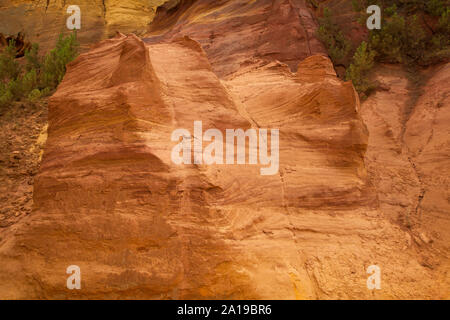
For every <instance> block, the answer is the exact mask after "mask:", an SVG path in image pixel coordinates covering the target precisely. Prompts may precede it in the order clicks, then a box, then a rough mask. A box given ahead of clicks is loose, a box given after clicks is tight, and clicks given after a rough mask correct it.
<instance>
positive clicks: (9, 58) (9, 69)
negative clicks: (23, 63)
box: [0, 40, 21, 83]
mask: <svg viewBox="0 0 450 320" xmlns="http://www.w3.org/2000/svg"><path fill="white" fill-rule="evenodd" d="M15 58H16V45H15V41H14V40H11V41H9V43H8V46H6V48H5V49H4V50H3V51H2V52H0V81H1V82H3V83H5V82H8V81H9V80H14V79H16V78H17V76H18V75H19V74H20V70H21V69H20V65H19V63H18V62H17V61H16V59H15Z"/></svg>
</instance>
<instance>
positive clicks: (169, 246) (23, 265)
mask: <svg viewBox="0 0 450 320" xmlns="http://www.w3.org/2000/svg"><path fill="white" fill-rule="evenodd" d="M212 61H213V62H214V58H212ZM213 65H214V64H213ZM216 71H217V70H216ZM218 73H219V74H222V73H221V72H220V70H219V71H218ZM223 74H226V72H224V73H223ZM443 74H444V75H445V74H446V73H443ZM440 77H442V75H441V76H438V78H437V79H441V78H440ZM431 85H432V84H431ZM436 94H439V93H436ZM427 101H428V100H427V97H424V102H423V108H431V107H433V106H430V105H429V104H427ZM444 103H447V102H445V101H444ZM446 106H448V105H446ZM360 109H361V107H360V104H359V99H358V96H357V94H356V93H355V90H354V89H353V86H352V85H351V83H346V82H342V81H341V80H339V79H338V78H337V77H336V74H335V72H334V70H333V66H332V64H331V62H330V61H329V59H328V58H327V57H325V56H322V55H314V56H311V57H309V58H307V59H305V60H303V61H302V62H301V63H300V64H299V66H298V68H297V70H296V72H295V73H293V72H291V70H290V68H289V66H288V65H286V64H283V63H280V62H277V61H274V62H271V63H266V64H263V65H261V66H259V65H254V64H252V65H250V66H248V68H247V69H245V68H244V69H241V70H240V72H237V73H234V74H229V75H228V76H227V77H226V79H220V78H219V77H218V76H217V74H216V73H215V72H214V67H213V66H212V65H211V63H210V61H209V59H208V56H207V54H206V53H205V51H203V49H202V48H201V46H200V44H199V43H198V42H196V41H194V40H191V39H190V38H188V37H185V38H176V39H173V40H172V41H167V42H164V43H152V44H145V43H144V42H143V41H141V40H140V39H138V38H137V37H136V36H134V35H130V36H123V35H118V36H117V37H116V38H114V39H110V40H106V41H103V42H101V43H100V44H98V45H96V46H95V47H94V48H92V49H91V50H90V51H89V52H88V53H85V54H82V55H81V56H80V57H78V58H77V59H76V60H75V61H74V62H73V63H71V64H70V65H69V66H68V71H67V74H66V76H65V78H64V80H63V82H62V83H61V85H60V86H59V87H58V90H57V92H56V93H55V94H54V95H53V96H52V98H51V100H50V104H49V128H48V134H49V135H48V140H47V144H46V147H45V154H44V157H43V161H42V165H41V169H40V173H39V175H38V177H37V179H36V182H35V186H34V188H35V192H34V202H35V210H34V212H33V213H32V214H31V215H29V216H27V217H25V218H24V219H22V220H21V221H20V222H19V223H17V224H15V225H13V226H11V227H9V228H8V229H3V230H2V231H1V232H2V233H1V234H0V236H1V239H0V283H1V286H0V297H1V298H3V299H5V298H39V299H43V298H47V299H48V298H53V299H66V298H99V299H100V298H102V299H105V298H150V299H177V298H184V299H190V298H204V299H207V298H224V299H232V298H255V299H307V298H319V299H327V298H328V299H330V298H357V299H361V298H403V299H407V298H448V282H446V281H448V280H446V277H445V271H442V270H445V269H444V268H445V267H446V266H448V264H447V265H445V263H443V264H442V265H441V269H438V270H436V268H434V267H431V268H430V266H429V265H427V264H426V263H424V262H423V261H422V260H421V256H420V255H419V254H418V253H417V251H416V247H415V246H414V243H412V241H411V236H410V233H409V232H408V231H407V230H405V229H403V228H402V227H400V226H398V225H397V224H396V223H393V222H392V221H391V219H390V218H389V217H385V215H384V213H383V211H382V210H379V203H378V200H377V192H376V191H375V190H376V189H375V188H374V186H373V185H372V180H371V179H370V175H368V174H367V170H366V164H365V162H366V161H367V156H366V150H367V148H368V143H369V147H370V136H369V132H368V130H367V128H366V126H365V124H364V123H363V120H362V118H361V116H360V114H361V110H360ZM439 110H440V109H439ZM442 110H446V109H445V108H444V109H442ZM415 117H416V116H413V117H411V120H410V121H411V123H413V121H414V119H415ZM417 117H420V110H419V111H417ZM196 120H201V121H202V123H203V130H206V129H209V128H217V129H219V130H221V131H222V132H224V131H225V130H226V129H237V128H242V129H249V128H254V129H261V128H279V129H280V169H279V172H278V173H277V174H276V175H271V176H262V175H260V170H259V169H260V167H261V165H248V164H247V165H204V164H192V165H175V164H174V163H173V162H172V160H171V150H172V148H173V146H174V145H175V144H176V142H172V141H171V133H172V132H173V130H175V129H178V128H186V129H188V130H190V131H191V132H193V122H194V121H196ZM437 128H440V129H436V136H435V139H439V137H442V135H443V134H445V126H444V127H442V126H440V127H439V126H438V127H437ZM443 132H444V133H443ZM407 136H408V137H411V148H414V147H416V146H419V147H420V150H422V149H423V150H425V149H426V150H427V151H426V152H424V151H422V152H421V153H420V155H419V154H418V153H417V154H415V157H416V158H417V159H418V160H417V161H418V162H420V157H426V156H427V155H429V156H430V157H431V156H433V155H434V154H435V153H434V152H433V150H434V149H433V146H435V145H436V144H435V143H430V144H428V145H427V146H428V147H427V148H428V149H427V148H422V146H423V142H421V141H419V140H418V139H416V138H414V137H415V135H414V132H412V131H411V132H410V133H408V135H407ZM408 139H409V138H408ZM430 141H434V140H433V138H432V139H431V140H430ZM437 141H439V140H437ZM416 148H417V147H416ZM411 150H412V149H411ZM428 150H429V151H428ZM367 152H369V151H367ZM443 163H444V164H445V163H446V161H445V159H444V160H443ZM421 168H422V169H421V170H423V172H424V173H425V172H426V170H428V169H427V166H426V163H425V162H423V165H422V166H421ZM369 172H370V171H369ZM424 183H425V182H424ZM426 183H429V185H430V186H433V190H437V189H438V188H439V186H440V185H439V184H437V182H435V181H432V180H430V181H429V182H426ZM443 201H444V200H443ZM444 205H445V203H444ZM442 210H444V211H446V210H448V209H447V208H446V207H444V208H443V209H442ZM437 212H438V211H433V213H434V214H437ZM433 213H430V214H433ZM443 217H444V218H443V219H445V215H443ZM446 230H447V229H446ZM444 254H445V252H444ZM441 255H442V253H441ZM437 257H440V256H439V255H438V256H437ZM444 262H445V261H444ZM373 264H375V265H378V266H380V268H381V270H382V272H383V274H382V276H383V289H382V290H376V291H371V290H368V289H367V286H366V279H367V276H368V275H367V274H366V268H367V267H368V266H369V265H373ZM70 265H78V266H79V267H80V268H81V272H82V289H81V290H68V289H67V288H66V279H67V276H68V275H67V274H66V273H65V272H66V268H67V267H68V266H70Z"/></svg>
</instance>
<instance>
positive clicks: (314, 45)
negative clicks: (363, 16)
mask: <svg viewBox="0 0 450 320" xmlns="http://www.w3.org/2000/svg"><path fill="white" fill-rule="evenodd" d="M316 30H317V23H316V21H315V19H314V17H313V15H312V14H311V12H310V10H309V7H308V5H307V2H306V1H304V0H275V1H272V0H256V1H241V0H228V1H223V0H222V1H214V3H211V1H208V0H197V1H169V2H167V3H166V4H165V5H162V6H160V7H158V9H157V12H156V16H155V19H154V21H153V22H152V24H151V25H150V28H149V33H148V34H147V36H146V39H145V40H146V42H148V43H151V42H161V41H164V40H170V39H175V38H178V37H180V36H185V35H187V36H189V37H190V38H192V39H194V40H196V41H198V42H199V43H200V44H201V45H202V47H203V48H204V50H205V51H206V53H207V54H208V58H209V60H210V62H211V64H212V66H213V70H214V72H215V73H216V74H218V75H219V76H220V77H224V76H228V75H230V74H232V73H234V72H236V71H238V70H239V69H240V68H242V67H246V66H249V65H256V66H260V65H264V64H265V63H267V62H271V61H274V60H278V61H281V62H283V63H285V64H287V65H288V66H289V67H290V68H291V70H292V71H294V72H295V71H296V69H297V65H298V63H299V62H300V61H301V60H303V59H305V58H306V57H309V56H311V55H313V54H318V53H324V54H325V49H324V47H323V45H322V44H321V43H320V41H319V40H318V39H317V38H316V36H315V35H316Z"/></svg>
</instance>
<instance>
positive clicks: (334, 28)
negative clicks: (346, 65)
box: [317, 8, 352, 65]
mask: <svg viewBox="0 0 450 320" xmlns="http://www.w3.org/2000/svg"><path fill="white" fill-rule="evenodd" d="M319 24H320V27H319V30H318V32H317V35H318V37H319V39H320V40H321V41H322V43H323V44H324V45H325V47H326V48H327V51H328V54H329V55H330V58H331V60H332V61H333V63H334V64H335V65H337V64H342V63H343V61H344V59H345V58H346V57H347V56H348V54H349V53H350V51H351V49H352V46H351V42H350V40H348V39H347V38H346V37H345V35H344V34H343V33H342V31H341V30H340V28H339V26H338V25H337V24H336V23H335V22H334V21H333V18H332V13H331V10H329V9H328V8H325V9H324V12H323V18H321V19H320V20H319Z"/></svg>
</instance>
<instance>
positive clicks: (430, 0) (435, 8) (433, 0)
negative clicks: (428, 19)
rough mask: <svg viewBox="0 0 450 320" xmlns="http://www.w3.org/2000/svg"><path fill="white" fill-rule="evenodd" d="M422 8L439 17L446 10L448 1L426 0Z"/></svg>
mask: <svg viewBox="0 0 450 320" xmlns="http://www.w3.org/2000/svg"><path fill="white" fill-rule="evenodd" d="M424 10H425V12H427V13H429V14H431V15H433V16H436V17H440V16H441V15H442V14H443V13H444V12H445V11H447V10H448V2H447V3H446V0H427V1H425V6H424Z"/></svg>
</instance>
